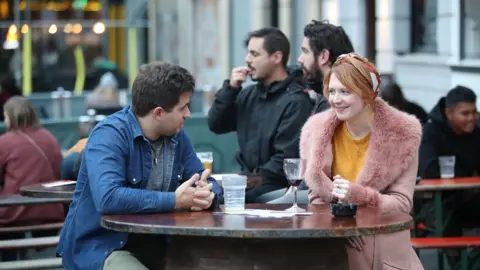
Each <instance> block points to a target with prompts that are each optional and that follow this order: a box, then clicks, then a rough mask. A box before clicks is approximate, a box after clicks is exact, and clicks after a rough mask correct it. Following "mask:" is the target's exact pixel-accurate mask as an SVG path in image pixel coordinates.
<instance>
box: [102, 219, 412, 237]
mask: <svg viewBox="0 0 480 270" xmlns="http://www.w3.org/2000/svg"><path fill="white" fill-rule="evenodd" d="M413 224H414V221H413V218H412V217H410V220H409V221H406V222H396V223H391V224H388V225H382V226H379V227H374V228H369V227H364V228H355V229H351V228H347V229H345V228H343V229H342V228H335V229H321V230H320V229H301V230H296V229H234V228H231V229H228V228H227V229H226V228H202V227H170V226H169V227H167V226H164V227H162V226H155V227H153V226H150V225H138V224H136V223H124V222H122V223H118V222H116V221H109V220H105V219H104V217H103V216H102V217H101V220H100V225H101V226H102V227H103V228H105V229H108V230H113V231H119V232H128V233H146V234H164V235H171V236H200V237H226V238H345V237H349V236H370V235H380V234H391V233H396V232H400V231H405V230H410V228H411V227H412V226H413ZM133 225H136V226H137V227H136V228H133V229H132V228H131V227H129V226H133ZM392 227H393V228H395V229H394V230H393V231H392ZM152 228H155V230H154V231H152ZM292 230H295V234H294V235H293V234H288V232H291V231H292Z"/></svg>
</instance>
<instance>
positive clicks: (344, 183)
mask: <svg viewBox="0 0 480 270" xmlns="http://www.w3.org/2000/svg"><path fill="white" fill-rule="evenodd" d="M332 195H333V196H334V197H335V198H337V199H338V200H340V201H345V200H347V199H348V195H350V181H348V180H345V179H343V178H342V177H341V176H340V175H335V176H334V177H333V190H332Z"/></svg>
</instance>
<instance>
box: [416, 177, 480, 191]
mask: <svg viewBox="0 0 480 270" xmlns="http://www.w3.org/2000/svg"><path fill="white" fill-rule="evenodd" d="M469 188H480V177H463V178H460V177H459V178H451V179H423V180H420V182H419V183H418V184H417V185H416V186H415V191H439V190H456V189H469Z"/></svg>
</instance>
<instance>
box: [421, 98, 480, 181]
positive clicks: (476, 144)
mask: <svg viewBox="0 0 480 270" xmlns="http://www.w3.org/2000/svg"><path fill="white" fill-rule="evenodd" d="M444 111H445V98H442V99H440V101H439V102H438V104H437V105H436V106H435V107H434V108H433V110H432V111H431V112H430V113H429V115H428V116H429V120H428V122H427V123H426V124H425V125H424V127H423V136H422V144H421V146H420V157H419V167H418V168H419V176H421V177H422V178H439V177H440V168H439V165H438V157H439V156H455V177H468V176H473V175H474V174H475V173H479V172H480V128H479V127H478V126H477V127H475V129H474V130H473V132H472V133H470V134H462V135H458V134H456V133H455V132H454V131H453V129H452V128H451V127H450V125H449V122H448V119H447V117H446V116H445V113H444Z"/></svg>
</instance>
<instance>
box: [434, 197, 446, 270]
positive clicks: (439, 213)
mask: <svg viewBox="0 0 480 270" xmlns="http://www.w3.org/2000/svg"><path fill="white" fill-rule="evenodd" d="M434 200H435V218H436V220H437V224H436V225H437V226H436V229H435V235H436V236H437V237H443V227H444V218H443V202H442V192H441V191H437V192H435V199H434ZM437 264H438V269H439V270H443V269H444V268H443V251H442V250H438V251H437Z"/></svg>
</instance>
